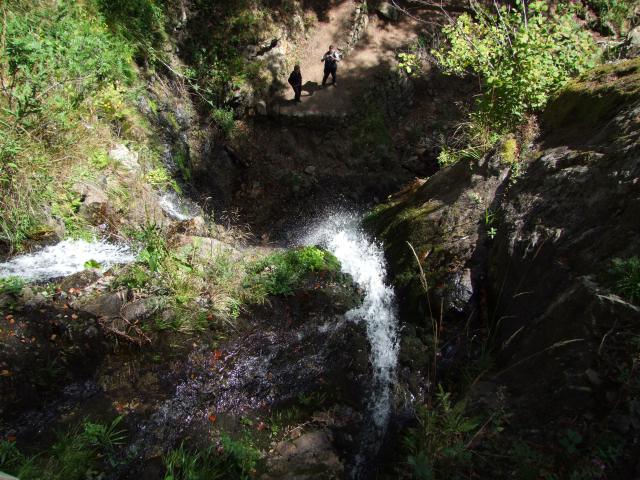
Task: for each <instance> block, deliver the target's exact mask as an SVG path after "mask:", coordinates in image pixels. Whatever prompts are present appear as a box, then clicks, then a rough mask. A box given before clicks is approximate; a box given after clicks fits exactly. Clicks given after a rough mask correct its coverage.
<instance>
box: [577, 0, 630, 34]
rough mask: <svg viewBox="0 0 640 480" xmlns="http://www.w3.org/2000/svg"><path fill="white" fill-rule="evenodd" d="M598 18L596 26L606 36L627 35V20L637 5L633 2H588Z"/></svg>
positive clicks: (622, 0)
mask: <svg viewBox="0 0 640 480" xmlns="http://www.w3.org/2000/svg"><path fill="white" fill-rule="evenodd" d="M586 4H587V5H588V6H590V7H591V8H593V9H594V10H595V12H596V14H597V16H598V18H597V20H596V21H595V26H596V27H597V28H598V30H600V32H602V33H604V34H607V35H608V34H625V33H626V29H627V27H628V24H627V20H628V19H629V18H631V15H632V10H633V7H634V5H635V2H634V1H633V0H586Z"/></svg>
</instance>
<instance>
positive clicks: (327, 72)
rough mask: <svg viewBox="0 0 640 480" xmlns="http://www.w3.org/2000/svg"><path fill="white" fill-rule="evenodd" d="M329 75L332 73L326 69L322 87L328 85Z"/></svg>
mask: <svg viewBox="0 0 640 480" xmlns="http://www.w3.org/2000/svg"><path fill="white" fill-rule="evenodd" d="M329 73H330V70H326V69H325V71H324V76H323V77H322V85H326V83H327V78H329Z"/></svg>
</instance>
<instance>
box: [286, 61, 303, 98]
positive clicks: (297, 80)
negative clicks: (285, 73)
mask: <svg viewBox="0 0 640 480" xmlns="http://www.w3.org/2000/svg"><path fill="white" fill-rule="evenodd" d="M289 85H291V88H293V91H294V93H295V98H294V99H293V101H294V102H301V101H302V100H300V95H302V73H301V72H300V65H296V66H295V67H293V72H291V75H289Z"/></svg>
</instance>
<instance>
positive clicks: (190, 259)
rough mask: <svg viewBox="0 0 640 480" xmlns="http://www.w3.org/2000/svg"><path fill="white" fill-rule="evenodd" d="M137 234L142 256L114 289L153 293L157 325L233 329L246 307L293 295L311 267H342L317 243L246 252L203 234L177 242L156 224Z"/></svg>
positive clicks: (319, 269)
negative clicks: (212, 241)
mask: <svg viewBox="0 0 640 480" xmlns="http://www.w3.org/2000/svg"><path fill="white" fill-rule="evenodd" d="M133 236H134V237H135V238H137V241H138V242H139V243H140V248H141V250H140V254H139V256H138V260H139V261H138V262H137V263H136V264H133V265H128V266H126V267H124V268H123V269H121V271H120V272H119V273H118V274H117V275H116V277H115V278H114V280H113V281H112V283H111V288H112V289H116V290H117V289H119V288H122V287H126V288H128V289H131V290H133V291H134V292H137V295H139V296H142V297H146V298H150V301H152V303H153V310H154V311H157V312H158V315H156V316H155V325H154V326H153V327H151V328H152V329H160V330H166V329H170V330H176V331H180V332H194V331H202V330H205V329H207V328H210V327H214V326H215V327H217V328H220V329H223V330H224V329H225V328H229V327H231V328H234V327H235V324H236V321H237V319H238V317H239V316H240V314H241V313H242V311H243V310H246V308H248V307H250V306H251V305H256V304H262V303H264V302H265V301H266V300H267V298H268V296H269V295H290V294H292V293H293V292H294V290H295V289H297V288H299V287H301V286H302V284H303V282H304V280H305V278H306V276H307V275H308V274H310V273H312V272H333V273H335V272H338V271H339V270H340V264H339V262H338V260H337V259H336V258H335V257H334V256H333V255H332V254H330V253H329V252H326V251H324V250H322V249H320V248H317V247H302V248H298V249H291V250H285V251H281V252H280V251H278V252H275V253H271V254H260V253H250V252H244V253H242V254H241V253H240V252H238V251H237V250H234V249H233V248H231V247H230V246H228V245H225V244H222V243H219V242H218V243H210V242H211V241H210V240H207V239H203V238H200V239H196V240H195V242H192V243H189V244H187V245H176V244H172V243H171V241H170V240H167V238H166V237H165V235H164V234H163V232H162V231H161V230H159V229H158V228H157V227H155V226H149V227H146V228H145V229H142V230H140V231H138V232H136V233H134V234H133ZM214 242H215V241H214Z"/></svg>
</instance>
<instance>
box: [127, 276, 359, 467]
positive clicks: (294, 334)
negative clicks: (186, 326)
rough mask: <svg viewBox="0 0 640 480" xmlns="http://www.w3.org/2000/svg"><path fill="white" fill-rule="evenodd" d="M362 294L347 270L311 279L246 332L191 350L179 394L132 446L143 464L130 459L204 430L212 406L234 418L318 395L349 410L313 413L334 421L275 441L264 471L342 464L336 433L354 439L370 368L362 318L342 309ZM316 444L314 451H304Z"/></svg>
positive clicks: (322, 405) (261, 313) (323, 404)
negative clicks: (333, 416)
mask: <svg viewBox="0 0 640 480" xmlns="http://www.w3.org/2000/svg"><path fill="white" fill-rule="evenodd" d="M359 301H360V300H359V296H358V293H357V292H356V291H355V289H354V288H353V287H352V286H351V285H350V281H349V280H348V279H346V278H345V277H342V276H340V277H339V278H338V279H336V280H331V279H326V280H322V279H321V280H318V279H315V280H313V281H310V283H309V285H308V286H307V287H306V288H304V289H302V290H301V291H299V292H297V293H296V294H295V296H293V297H276V298H273V299H271V301H270V305H269V306H266V305H265V306H264V307H260V308H258V309H256V310H255V311H254V312H253V313H252V314H251V315H250V319H249V320H248V322H249V323H248V325H247V326H246V328H245V329H244V331H243V333H241V335H238V336H237V337H236V338H234V339H233V340H231V341H229V342H226V343H223V344H220V345H219V347H218V348H215V349H212V348H210V347H202V348H197V349H195V350H193V351H192V353H191V354H190V355H189V356H188V358H187V359H186V361H185V363H184V366H183V371H184V374H183V375H182V376H181V378H180V379H179V380H178V382H177V384H176V387H175V393H174V394H173V396H172V397H171V398H170V399H168V400H166V401H164V402H163V403H161V404H160V405H158V407H157V409H156V410H155V413H153V414H152V415H151V417H150V418H149V420H148V421H146V422H144V423H143V424H142V426H140V429H139V432H138V436H137V437H136V438H137V440H135V441H134V442H133V445H132V447H131V449H132V451H134V452H135V454H136V456H137V458H139V459H140V460H141V464H139V465H137V466H134V467H133V469H134V470H135V471H144V469H145V466H144V465H146V464H147V462H148V461H149V459H151V458H153V457H156V456H157V455H158V454H159V452H162V451H164V450H166V448H168V447H171V446H174V444H176V442H179V439H180V438H184V436H185V435H195V436H197V437H198V436H199V437H201V435H202V434H203V433H202V432H207V431H209V430H210V429H211V428H213V426H212V424H211V423H210V420H208V419H209V418H210V417H211V415H214V416H216V417H220V418H225V419H226V420H225V421H227V422H231V423H232V424H233V423H234V422H237V421H238V419H240V418H241V417H243V416H246V415H256V414H257V415H270V414H271V413H272V412H276V411H278V410H279V409H281V408H287V407H288V406H291V405H294V404H296V403H298V402H299V401H300V399H301V398H302V399H305V398H314V399H316V400H314V401H315V402H317V403H318V405H317V406H316V407H315V408H317V409H319V410H327V409H330V408H333V407H332V406H336V405H342V406H344V407H343V410H344V409H345V408H346V409H347V411H352V412H353V413H352V414H350V415H349V418H348V419H347V420H344V419H343V420H342V421H340V422H330V421H327V420H326V419H324V420H317V421H316V422H315V423H317V424H318V425H320V424H322V425H325V426H327V425H331V426H332V427H334V428H335V429H337V430H336V431H335V432H334V431H332V430H331V429H329V430H326V431H322V430H313V429H312V430H311V431H310V432H309V433H308V434H304V435H303V436H302V437H300V438H298V439H297V440H296V439H292V441H293V444H291V445H289V444H288V443H287V444H286V445H285V444H283V445H281V446H280V447H278V448H276V449H275V453H274V454H273V455H274V460H273V462H271V463H270V465H271V467H268V468H267V474H268V475H271V473H269V471H268V470H269V468H273V470H274V472H275V473H274V474H273V475H276V476H275V477H272V476H268V475H267V476H266V477H264V478H283V477H279V476H277V475H278V473H277V472H279V471H280V470H282V468H284V467H283V465H286V464H288V463H290V462H293V463H294V464H296V465H298V464H299V467H300V469H301V470H299V472H302V471H305V472H306V471H307V470H309V469H311V470H312V471H313V470H315V471H316V472H325V471H326V469H327V468H328V469H330V470H331V471H334V470H335V471H336V472H339V471H340V470H341V468H342V463H341V461H340V460H338V458H339V453H340V454H342V453H343V452H342V451H339V450H338V448H337V447H336V445H335V443H336V442H334V441H333V438H334V435H337V438H338V439H339V440H340V442H341V445H342V446H343V447H344V445H345V442H346V448H347V449H348V448H352V447H353V446H350V445H348V438H349V437H348V435H347V434H345V433H344V432H345V431H351V432H355V431H357V423H358V422H361V421H362V416H360V415H358V413H357V412H358V411H360V410H363V408H364V402H366V398H364V396H363V392H364V391H366V384H367V381H368V378H369V363H368V343H367V340H366V335H365V332H364V327H363V326H362V325H357V324H354V323H352V322H349V321H347V320H345V319H344V313H345V312H346V311H347V310H349V309H350V308H352V307H353V306H355V305H357V304H358V303H359ZM234 419H235V420H234ZM221 421H222V420H221ZM311 423H314V422H311ZM309 428H312V427H309ZM196 432H199V433H196ZM345 435H346V436H345ZM345 438H347V440H345ZM311 451H313V452H315V453H313V454H309V455H307V453H309V452H311ZM305 452H306V453H305ZM316 457H317V458H316ZM283 462H284V463H283ZM267 463H269V462H267ZM296 468H297V467H296ZM296 468H292V469H291V470H290V471H291V472H296V471H298V470H296ZM332 469H333V470H332ZM287 471H289V470H287ZM286 478H288V477H286ZM291 478H298V477H291ZM301 478H307V477H301ZM308 478H331V477H326V476H324V477H323V476H319V477H318V476H309V477H308Z"/></svg>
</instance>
